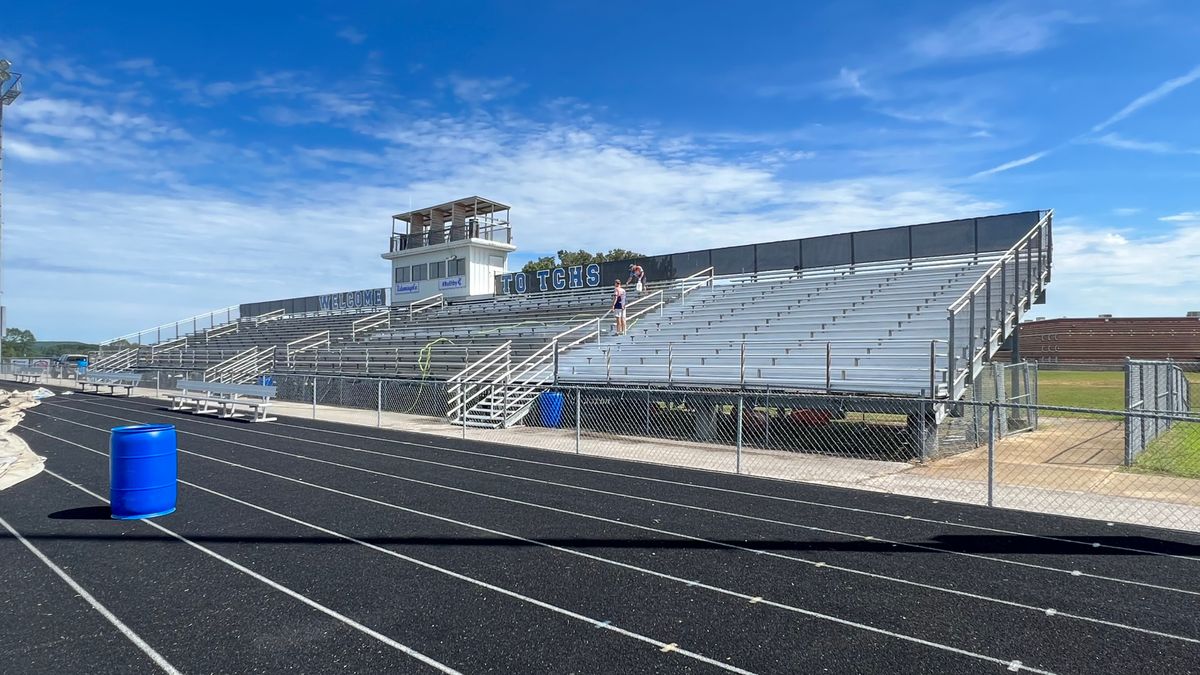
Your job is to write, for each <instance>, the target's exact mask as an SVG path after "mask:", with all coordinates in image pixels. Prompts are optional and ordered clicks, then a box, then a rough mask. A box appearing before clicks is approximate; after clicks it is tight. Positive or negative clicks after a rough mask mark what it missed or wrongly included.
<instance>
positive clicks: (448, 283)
mask: <svg viewBox="0 0 1200 675" xmlns="http://www.w3.org/2000/svg"><path fill="white" fill-rule="evenodd" d="M466 287H467V283H466V282H465V281H463V278H462V277H453V278H451V279H442V280H441V281H440V282H439V283H438V290H439V291H449V290H453V289H455V288H466Z"/></svg>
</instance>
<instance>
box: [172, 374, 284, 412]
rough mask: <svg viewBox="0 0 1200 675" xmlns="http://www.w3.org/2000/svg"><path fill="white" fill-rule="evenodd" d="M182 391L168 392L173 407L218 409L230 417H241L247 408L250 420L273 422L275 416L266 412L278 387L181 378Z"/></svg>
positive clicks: (180, 386) (194, 410) (188, 409)
mask: <svg viewBox="0 0 1200 675" xmlns="http://www.w3.org/2000/svg"><path fill="white" fill-rule="evenodd" d="M176 386H177V387H178V388H179V391H178V392H176V393H171V394H167V395H166V397H167V399H168V400H170V401H171V410H187V411H191V412H193V413H195V414H197V415H208V414H213V413H216V414H218V415H219V416H221V417H223V418H225V419H230V418H233V417H240V416H241V415H242V414H243V413H241V412H238V409H239V408H244V409H245V410H246V411H247V412H249V413H251V414H252V417H251V418H250V421H251V422H273V421H275V419H277V418H275V417H269V416H268V415H267V409H268V408H270V407H271V405H272V401H271V399H273V398H275V391H276V389H275V387H271V386H265V385H260V384H225V383H222V382H204V381H201V380H180V381H179V384H178V385H176Z"/></svg>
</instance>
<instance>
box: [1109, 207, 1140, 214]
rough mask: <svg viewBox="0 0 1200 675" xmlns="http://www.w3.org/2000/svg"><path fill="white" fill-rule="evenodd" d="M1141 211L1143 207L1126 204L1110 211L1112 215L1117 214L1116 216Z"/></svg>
mask: <svg viewBox="0 0 1200 675" xmlns="http://www.w3.org/2000/svg"><path fill="white" fill-rule="evenodd" d="M1142 211H1143V209H1140V208H1135V207H1128V206H1126V207H1121V208H1116V209H1113V211H1112V212H1113V214H1114V215H1118V216H1136V215H1137V214H1139V213H1141V212H1142Z"/></svg>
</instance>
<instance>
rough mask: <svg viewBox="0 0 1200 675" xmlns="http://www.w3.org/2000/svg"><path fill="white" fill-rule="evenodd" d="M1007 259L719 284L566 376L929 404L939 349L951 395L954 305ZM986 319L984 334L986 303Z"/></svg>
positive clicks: (582, 352)
mask: <svg viewBox="0 0 1200 675" xmlns="http://www.w3.org/2000/svg"><path fill="white" fill-rule="evenodd" d="M998 257H999V254H993V255H990V256H962V257H954V258H943V259H929V260H916V261H912V263H911V264H910V263H909V262H908V261H904V262H902V263H901V262H897V263H892V264H882V265H876V266H861V267H859V268H857V269H852V268H830V269H819V270H806V271H805V272H804V273H803V275H800V274H796V273H789V272H780V273H765V274H760V275H739V276H733V277H726V278H723V279H718V281H717V283H715V284H714V285H713V286H712V287H711V288H704V289H699V290H697V291H696V292H695V293H693V294H692V295H690V296H689V297H688V298H687V299H686V302H683V303H676V304H674V305H669V306H668V307H667V308H666V309H665V311H664V313H663V315H662V316H661V318H659V317H647V318H645V319H642V320H640V321H638V322H637V323H636V325H633V326H631V328H630V331H629V335H627V336H624V337H619V338H615V339H613V340H609V341H606V342H605V343H603V344H600V345H587V346H584V347H581V348H580V349H577V350H575V351H573V352H571V353H569V354H566V355H564V356H562V357H561V359H560V362H559V371H558V379H559V381H560V382H568V383H570V382H578V383H585V382H587V383H591V382H636V383H656V384H657V383H664V382H670V383H672V384H676V385H696V386H703V385H708V386H751V387H776V388H790V389H804V390H822V391H823V390H829V391H837V392H846V393H889V394H914V395H925V396H928V395H930V381H931V377H930V374H931V373H930V363H931V346H932V352H933V353H932V360H933V361H934V362H935V366H934V371H935V372H934V378H933V379H934V392H933V394H934V395H944V394H945V385H946V383H947V382H948V381H949V380H948V378H947V375H946V373H947V369H948V365H949V364H948V362H949V358H948V349H947V346H946V344H945V341H946V338H947V332H948V320H947V307H948V306H949V305H950V303H952V302H953V301H955V300H956V299H957V298H958V297H959V296H960V295H961V294H962V293H963V292H964V291H966V290H967V289H968V288H969V287H970V286H971V285H972V284H973V283H975V282H976V280H978V279H979V277H980V275H981V274H983V272H984V271H985V270H986V269H987V268H988V267H989V266H990V265H991V264H992V263H993V262H994V261H995V260H996V259H997V258H998ZM993 295H994V296H996V297H997V306H999V300H998V297H999V289H998V288H996V289H993ZM976 313H977V315H978V316H979V317H980V319H979V321H977V326H976V334H977V337H978V336H981V335H982V333H983V326H984V321H983V317H984V316H985V315H986V314H985V307H984V306H983V305H982V304H980V306H978V307H977V308H976ZM960 321H961V320H960ZM960 337H962V336H960ZM937 341H940V342H937ZM959 365H961V364H959Z"/></svg>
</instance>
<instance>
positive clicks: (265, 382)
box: [258, 375, 275, 387]
mask: <svg viewBox="0 0 1200 675" xmlns="http://www.w3.org/2000/svg"><path fill="white" fill-rule="evenodd" d="M258 383H259V384H260V385H262V386H264V387H274V386H275V378H274V377H271V376H270V375H259V376H258Z"/></svg>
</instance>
